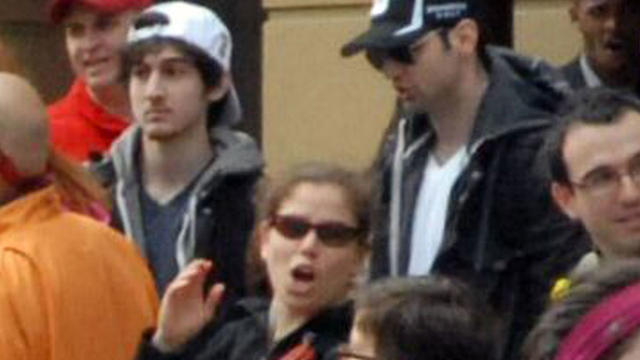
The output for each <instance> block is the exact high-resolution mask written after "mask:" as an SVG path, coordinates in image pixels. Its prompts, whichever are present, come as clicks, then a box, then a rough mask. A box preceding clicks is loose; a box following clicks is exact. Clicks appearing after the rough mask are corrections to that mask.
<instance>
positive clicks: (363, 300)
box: [338, 275, 497, 360]
mask: <svg viewBox="0 0 640 360" xmlns="http://www.w3.org/2000/svg"><path fill="white" fill-rule="evenodd" d="M495 325H496V322H495V318H494V317H493V316H492V312H491V309H490V308H489V307H488V306H487V305H486V304H483V303H482V302H480V301H479V300H478V299H477V297H476V294H474V291H473V290H472V289H471V288H470V287H468V286H466V285H464V284H463V283H461V282H458V281H455V280H453V279H451V278H448V277H444V276H437V275H431V276H427V277H416V278H387V279H382V280H378V281H376V282H374V283H372V284H370V285H368V286H365V287H364V288H363V289H361V290H360V291H358V293H357V294H356V301H355V319H354V321H353V327H352V328H351V335H350V338H349V344H347V345H344V346H342V347H340V348H339V350H338V355H339V359H340V360H387V359H389V360H392V359H403V360H494V359H496V358H497V357H496V355H497V341H496V336H497V333H496V326H495Z"/></svg>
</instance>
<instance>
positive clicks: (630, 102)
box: [547, 88, 640, 298]
mask: <svg viewBox="0 0 640 360" xmlns="http://www.w3.org/2000/svg"><path fill="white" fill-rule="evenodd" d="M639 136H640V100H639V99H638V98H637V97H636V96H635V95H634V94H633V93H631V92H628V91H624V90H614V89H609V88H596V89H584V90H583V91H580V92H578V93H577V94H576V95H575V97H573V98H572V99H571V100H570V101H569V102H568V105H567V108H566V109H565V115H564V116H562V118H561V120H560V121H558V122H557V123H556V124H555V125H554V127H553V129H552V132H551V133H550V136H549V138H548V142H547V159H548V165H549V170H550V171H549V172H550V174H551V179H552V185H551V192H552V195H553V198H554V200H555V202H556V204H558V206H559V207H560V208H561V209H562V211H563V212H564V213H565V214H566V215H567V216H568V217H569V218H571V219H572V220H573V221H575V222H577V223H580V224H582V225H583V226H584V228H585V229H586V231H587V233H588V235H589V238H590V239H591V243H592V248H593V251H592V252H591V253H589V254H587V255H585V256H584V257H583V259H582V261H581V262H580V263H579V264H578V266H577V267H576V268H575V269H574V270H573V273H574V276H575V275H577V274H578V273H582V272H587V271H591V270H594V269H597V268H598V266H599V264H602V263H607V262H616V261H620V260H623V259H633V258H636V259H637V258H640V228H638V226H637V224H640V142H638V137H639ZM570 278H571V276H569V279H568V280H569V281H570ZM562 281H563V282H564V283H565V285H560V284H562V282H561V283H557V287H556V289H555V290H554V291H555V292H558V291H560V292H562V291H564V290H566V286H567V285H570V283H566V280H562ZM556 295H561V293H558V294H555V295H554V297H556V298H557V296H556Z"/></svg>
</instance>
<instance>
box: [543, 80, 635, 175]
mask: <svg viewBox="0 0 640 360" xmlns="http://www.w3.org/2000/svg"><path fill="white" fill-rule="evenodd" d="M629 110H631V111H634V112H638V113H640V100H639V99H638V98H637V97H636V96H635V95H634V94H632V93H631V92H628V91H625V90H616V89H610V88H605V87H600V88H591V89H583V90H580V91H578V92H577V93H575V94H574V95H573V96H571V97H570V98H569V99H568V100H567V102H566V103H565V105H564V106H563V108H562V109H561V111H560V115H561V116H560V118H559V119H558V121H557V122H556V123H555V124H554V126H553V127H552V128H551V130H550V133H549V135H548V137H547V139H546V144H545V154H546V157H547V162H548V170H549V175H550V177H551V180H552V181H555V182H558V183H561V184H564V185H567V186H570V185H571V182H570V179H569V171H568V170H567V164H566V163H565V160H564V155H563V150H562V149H563V147H564V143H565V139H566V137H567V134H568V133H569V132H570V131H571V128H572V127H573V126H576V125H578V124H582V125H608V124H614V123H616V122H617V121H618V120H619V119H620V116H622V115H623V114H624V113H625V112H626V111H629Z"/></svg>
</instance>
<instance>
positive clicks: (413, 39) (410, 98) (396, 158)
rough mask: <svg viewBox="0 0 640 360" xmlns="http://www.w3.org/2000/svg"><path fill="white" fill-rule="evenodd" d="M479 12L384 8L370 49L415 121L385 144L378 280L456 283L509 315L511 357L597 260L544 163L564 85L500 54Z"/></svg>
mask: <svg viewBox="0 0 640 360" xmlns="http://www.w3.org/2000/svg"><path fill="white" fill-rule="evenodd" d="M479 4H480V2H478V3H476V2H475V1H471V0H439V1H436V0H410V1H407V0H378V1H375V2H374V4H373V8H372V10H371V28H370V29H369V30H368V31H366V32H365V33H364V34H362V35H360V36H358V37H357V38H355V39H354V40H352V41H351V42H349V43H348V44H346V45H345V46H344V47H343V48H342V54H343V55H344V56H350V55H353V54H355V53H357V52H359V51H362V50H364V51H365V54H366V56H367V59H368V60H369V62H370V63H371V65H373V66H374V67H375V68H376V69H378V70H379V71H381V72H382V73H383V74H384V75H385V76H386V77H387V78H388V79H389V80H390V81H391V82H392V84H393V86H394V88H395V89H396V91H397V94H398V98H399V102H400V103H401V107H402V109H401V112H402V114H401V116H400V120H399V121H398V125H397V127H396V128H395V129H393V130H392V131H390V132H389V136H387V137H385V139H384V140H383V144H382V146H381V149H382V150H381V151H380V157H379V159H377V160H376V162H375V163H376V168H374V171H375V172H376V175H377V176H379V180H378V185H379V192H380V193H379V201H380V203H379V205H380V207H379V208H380V214H379V215H380V221H377V224H379V228H378V229H377V231H376V234H375V238H374V249H373V250H374V251H373V259H372V265H371V266H372V275H373V277H381V276H388V275H391V276H406V275H424V274H428V273H445V274H449V275H454V276H457V277H460V278H463V279H464V280H466V281H468V282H470V283H472V284H474V285H475V286H477V287H478V289H479V290H480V291H481V292H482V294H483V295H484V296H485V298H486V300H488V302H489V303H491V304H492V305H494V306H495V307H496V309H497V310H498V311H499V312H500V313H501V315H502V319H503V321H504V326H505V336H504V344H503V346H504V347H503V349H502V350H503V355H504V356H503V357H504V358H515V357H516V356H517V354H518V347H519V345H520V343H521V341H522V338H523V337H524V335H525V334H526V332H527V330H528V329H529V328H530V327H531V325H532V324H533V322H534V321H535V319H536V316H537V315H538V314H539V313H540V312H541V311H542V309H543V307H544V305H545V302H546V294H547V293H548V290H549V287H550V285H551V283H552V282H553V280H554V278H555V277H556V276H557V275H558V274H561V273H563V272H564V271H566V270H567V269H568V268H569V267H570V266H571V265H572V264H574V262H575V261H576V260H577V259H578V257H579V255H580V254H582V253H583V252H584V251H585V250H586V247H587V245H586V241H585V240H584V238H583V234H582V233H581V231H580V229H579V228H578V227H577V226H575V225H573V224H571V223H570V222H569V221H568V220H566V219H565V218H563V216H562V215H561V214H560V213H559V211H558V210H557V209H556V208H555V207H554V206H553V203H552V201H551V198H550V194H549V183H548V181H546V180H547V179H546V178H545V175H544V174H543V172H542V171H541V167H540V168H539V167H538V166H539V165H540V164H539V163H538V162H537V161H536V159H537V154H538V152H539V149H540V147H541V145H542V144H543V139H544V135H545V131H546V129H547V128H548V127H549V125H550V123H551V118H552V114H553V113H554V112H555V111H556V110H557V106H558V105H559V103H560V102H561V101H562V100H563V98H564V95H563V90H566V89H567V84H566V82H564V81H560V80H557V79H559V76H557V74H556V73H554V72H553V71H552V68H551V67H550V66H548V65H546V64H544V63H542V62H540V61H536V60H531V59H527V58H525V57H522V56H519V55H517V54H514V53H513V52H510V51H508V50H505V49H498V48H494V47H489V46H486V33H485V31H484V29H483V25H482V21H481V17H480V16H481V14H482V11H481V10H482V9H480V8H479Z"/></svg>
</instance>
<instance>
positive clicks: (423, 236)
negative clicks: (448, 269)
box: [409, 147, 469, 275]
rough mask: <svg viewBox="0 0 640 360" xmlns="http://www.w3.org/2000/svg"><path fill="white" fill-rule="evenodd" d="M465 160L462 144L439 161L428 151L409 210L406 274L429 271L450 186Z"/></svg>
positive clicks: (442, 232) (439, 236)
mask: <svg viewBox="0 0 640 360" xmlns="http://www.w3.org/2000/svg"><path fill="white" fill-rule="evenodd" d="M468 161H469V154H468V152H467V148H466V147H462V148H460V150H458V151H457V152H456V153H455V155H453V156H452V157H451V158H450V159H449V160H447V162H446V163H444V164H442V165H440V164H438V161H437V160H436V158H435V157H434V156H433V155H429V159H428V160H427V166H425V169H424V175H423V177H422V184H421V185H420V191H419V193H418V200H417V201H416V207H415V209H414V213H413V229H412V233H411V255H410V258H409V275H425V274H428V273H429V272H430V271H431V267H432V266H433V262H434V260H435V258H436V256H437V255H438V252H439V251H440V246H441V245H442V238H443V235H444V225H445V221H446V216H447V209H448V207H449V195H450V194H451V189H452V188H453V184H454V183H455V181H456V180H457V179H458V177H459V176H460V174H461V173H462V170H463V169H464V168H465V166H466V165H467V162H468Z"/></svg>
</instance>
